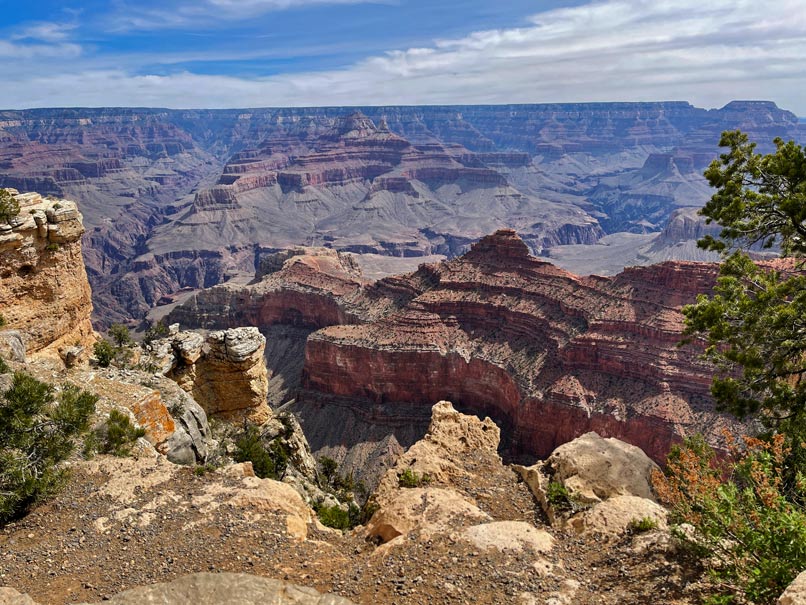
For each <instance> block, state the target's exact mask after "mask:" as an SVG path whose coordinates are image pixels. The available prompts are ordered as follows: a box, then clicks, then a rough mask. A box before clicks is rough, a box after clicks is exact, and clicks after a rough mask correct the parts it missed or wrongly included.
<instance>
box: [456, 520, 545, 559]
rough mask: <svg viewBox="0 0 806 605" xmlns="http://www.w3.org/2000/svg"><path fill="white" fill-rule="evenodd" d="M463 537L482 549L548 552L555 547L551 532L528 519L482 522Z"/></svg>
mask: <svg viewBox="0 0 806 605" xmlns="http://www.w3.org/2000/svg"><path fill="white" fill-rule="evenodd" d="M462 537H463V538H464V539H465V540H467V541H468V542H470V543H471V544H473V545H474V546H475V547H476V548H480V549H482V550H499V551H501V552H507V551H508V552H513V553H519V552H523V551H524V550H528V551H532V552H535V553H546V552H549V551H551V549H552V548H553V547H554V538H552V536H551V534H549V533H548V532H547V531H544V530H542V529H537V528H536V527H535V526H534V525H530V524H529V523H527V522H526V521H493V522H492V523H482V524H481V525H474V526H472V527H468V528H467V529H465V530H464V531H463V532H462Z"/></svg>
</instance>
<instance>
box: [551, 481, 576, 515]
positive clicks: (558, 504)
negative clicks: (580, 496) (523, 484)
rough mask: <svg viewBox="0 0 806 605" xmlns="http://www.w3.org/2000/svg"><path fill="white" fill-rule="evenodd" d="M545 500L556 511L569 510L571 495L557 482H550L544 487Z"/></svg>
mask: <svg viewBox="0 0 806 605" xmlns="http://www.w3.org/2000/svg"><path fill="white" fill-rule="evenodd" d="M546 500H548V502H549V504H551V505H552V506H553V507H555V508H558V509H570V508H571V495H570V494H569V493H568V489H567V488H566V487H565V486H564V485H563V484H562V483H560V482H559V481H551V482H549V484H548V487H546Z"/></svg>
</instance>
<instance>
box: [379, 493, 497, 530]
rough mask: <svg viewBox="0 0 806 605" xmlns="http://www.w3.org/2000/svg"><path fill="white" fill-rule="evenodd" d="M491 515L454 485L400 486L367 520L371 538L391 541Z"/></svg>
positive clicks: (472, 521) (473, 521)
mask: <svg viewBox="0 0 806 605" xmlns="http://www.w3.org/2000/svg"><path fill="white" fill-rule="evenodd" d="M490 520H491V518H490V516H489V515H488V514H487V513H485V512H484V511H482V510H481V509H479V508H478V507H477V506H476V505H475V504H473V503H472V502H471V501H470V500H468V499H467V498H465V497H464V496H462V495H461V494H459V493H457V492H455V491H454V490H451V489H442V488H437V487H428V488H411V489H399V490H398V491H397V492H396V493H395V494H394V495H393V496H391V497H389V498H388V499H387V500H386V501H385V502H384V503H382V504H381V508H380V509H379V510H378V511H377V512H376V513H375V514H374V515H373V516H372V519H370V521H369V523H368V524H367V534H368V535H369V537H371V538H376V539H379V540H380V541H381V542H388V541H389V540H393V539H394V538H397V537H398V536H403V535H406V534H408V533H410V532H412V531H414V530H418V531H420V533H421V534H425V535H428V534H437V533H443V532H446V531H448V530H449V529H451V528H453V527H455V526H459V525H467V524H469V523H477V522H479V521H490Z"/></svg>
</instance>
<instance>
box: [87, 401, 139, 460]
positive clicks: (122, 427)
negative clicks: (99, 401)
mask: <svg viewBox="0 0 806 605" xmlns="http://www.w3.org/2000/svg"><path fill="white" fill-rule="evenodd" d="M98 434H99V439H98V451H99V452H101V453H102V454H112V455H113V456H120V457H123V456H128V455H129V454H131V451H132V446H133V445H134V444H135V442H136V441H137V440H138V439H139V438H140V437H143V436H145V434H146V431H145V429H143V428H140V427H137V426H135V425H134V424H133V423H132V421H131V419H130V418H129V417H128V416H127V415H126V414H124V413H123V412H121V411H118V410H112V411H111V412H110V413H109V419H108V420H107V421H106V423H105V424H104V426H103V427H101V428H100V429H99V431H98Z"/></svg>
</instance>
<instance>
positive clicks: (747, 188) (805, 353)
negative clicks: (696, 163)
mask: <svg viewBox="0 0 806 605" xmlns="http://www.w3.org/2000/svg"><path fill="white" fill-rule="evenodd" d="M720 145H721V146H723V147H728V148H729V152H728V153H725V154H722V155H721V156H720V159H719V160H714V162H712V163H711V166H710V167H709V168H708V170H707V171H706V172H705V175H706V177H707V178H708V181H709V182H710V183H711V185H713V186H714V187H716V188H717V192H716V193H715V194H714V196H713V197H712V198H711V200H710V201H709V202H708V203H707V204H706V205H705V207H704V208H703V209H702V210H701V211H700V213H701V214H702V215H704V216H706V217H707V220H708V222H711V221H716V222H718V223H719V224H720V225H722V227H723V229H722V232H721V239H720V240H715V239H714V238H711V237H706V238H704V239H703V240H701V241H700V242H698V243H699V245H700V247H702V248H706V249H709V250H718V251H721V252H723V254H725V255H726V258H725V261H724V262H723V263H722V266H721V268H720V277H719V279H718V282H717V284H716V287H715V288H714V295H713V296H712V297H708V296H700V297H699V299H698V300H697V303H696V304H695V305H690V306H688V307H686V308H684V310H683V313H684V314H685V316H686V325H687V330H686V331H687V333H688V334H689V335H698V336H701V337H704V339H705V341H706V343H707V347H708V348H707V350H706V356H707V357H708V358H709V359H710V360H711V361H712V362H714V363H715V364H716V365H717V368H718V370H719V375H718V376H717V378H716V380H715V381H714V385H713V395H714V397H715V398H716V400H717V402H718V404H719V405H720V406H721V407H722V408H723V409H726V410H728V411H730V412H732V413H734V414H736V415H737V416H739V417H741V418H744V417H745V416H747V415H748V414H760V415H761V419H762V420H763V421H764V422H765V423H767V425H768V427H769V428H770V429H772V430H781V429H782V428H785V429H786V430H785V432H787V433H790V432H791V431H792V430H796V431H797V432H800V429H798V427H799V426H802V425H803V424H804V410H805V409H806V380H804V374H805V373H806V271H804V265H803V260H802V257H803V256H804V254H806V148H803V147H799V146H798V145H796V144H795V143H794V142H792V141H790V142H788V143H784V142H783V141H782V140H781V139H776V140H775V145H776V151H775V152H774V153H771V154H767V155H760V154H757V153H755V144H754V143H749V142H748V140H747V135H745V134H743V133H741V132H739V131H735V132H725V133H724V134H723V135H722V140H721V141H720ZM756 243H761V244H763V245H764V246H768V247H769V246H772V245H773V244H775V243H777V244H778V245H780V248H781V252H782V255H783V256H790V257H793V260H791V261H790V262H789V264H787V265H785V266H784V267H783V268H781V267H779V269H778V270H773V269H771V268H768V267H764V266H759V265H757V264H756V263H754V262H753V261H752V260H751V259H750V258H749V257H748V256H747V254H745V253H744V252H743V251H742V248H743V247H747V246H749V245H752V244H756ZM784 425H786V427H788V428H786V427H784ZM791 445H794V446H796V447H797V446H799V444H797V443H793V444H791ZM798 449H800V448H799V447H798Z"/></svg>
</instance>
